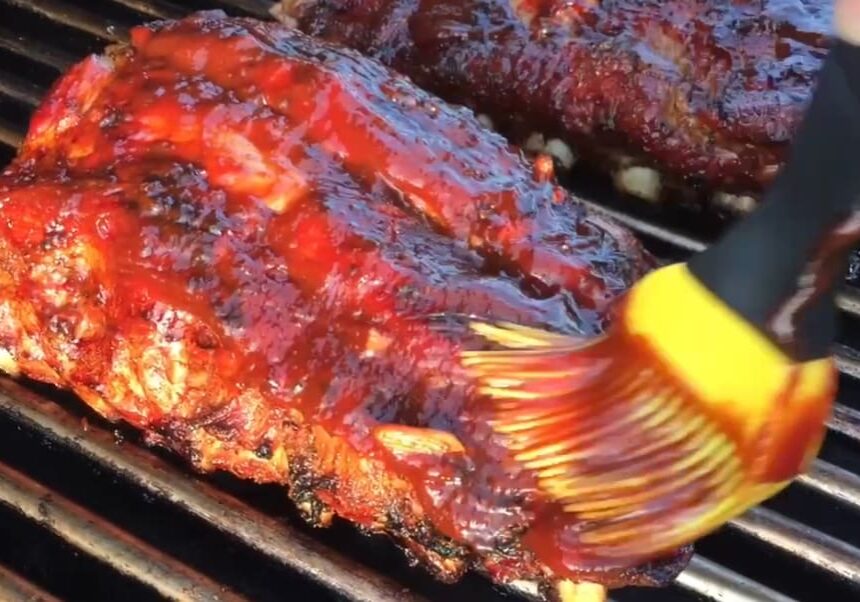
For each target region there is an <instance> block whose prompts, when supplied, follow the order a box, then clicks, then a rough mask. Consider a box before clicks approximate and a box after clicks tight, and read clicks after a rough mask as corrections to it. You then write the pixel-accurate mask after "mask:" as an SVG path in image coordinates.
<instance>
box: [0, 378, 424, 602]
mask: <svg viewBox="0 0 860 602" xmlns="http://www.w3.org/2000/svg"><path fill="white" fill-rule="evenodd" d="M0 411H2V412H4V413H5V414H7V415H9V416H11V417H12V418H14V419H15V420H16V421H17V422H19V423H22V424H24V425H26V426H27V427H29V428H32V429H34V430H36V431H37V432H39V433H40V434H41V435H43V436H44V437H46V438H49V439H51V440H54V441H56V442H58V443H60V444H62V445H64V446H65V447H66V448H68V449H71V450H75V451H77V452H79V453H81V454H83V455H84V456H86V457H88V458H90V459H91V460H94V461H96V462H98V463H99V464H102V465H103V466H105V467H106V468H107V469H109V470H111V471H112V472H114V473H115V474H118V475H121V476H123V477H124V478H125V479H127V480H128V481H130V482H132V483H135V484H136V485H138V486H140V487H142V488H144V489H146V490H148V491H149V492H151V493H152V494H153V495H156V496H159V497H161V498H163V499H166V500H167V501H169V502H171V503H172V504H174V505H176V506H178V507H180V508H182V509H184V510H185V511H187V512H189V513H190V514H192V515H194V516H196V517H198V518H200V519H202V520H203V521H205V522H206V523H208V524H210V525H212V526H214V527H215V528H217V529H219V530H220V531H223V532H224V533H227V534H229V535H230V536H232V537H234V538H236V539H238V540H239V541H241V542H243V543H244V544H246V545H247V546H249V547H250V548H252V549H255V550H257V551H259V552H261V553H263V554H265V555H266V556H268V557H270V558H272V559H274V560H275V561H277V562H279V563H281V564H283V565H286V566H289V567H290V568H292V569H294V570H295V571H297V572H299V573H301V574H303V575H305V576H306V577H308V578H310V579H313V580H314V581H316V582H317V583H320V584H322V585H324V586H325V587H327V588H328V589H330V590H332V591H334V592H337V593H338V594H340V595H341V596H343V597H344V598H345V599H347V600H354V601H360V602H417V601H418V600H419V598H417V597H414V596H411V595H406V594H405V593H404V592H403V591H402V588H401V587H400V586H399V584H397V583H394V582H392V581H390V580H388V579H386V578H384V577H381V576H379V575H377V574H376V573H374V572H373V571H370V570H369V569H366V568H364V567H362V566H361V565H359V564H357V563H355V562H352V561H351V560H348V559H347V558H345V557H343V556H340V555H339V554H337V553H336V552H334V551H332V550H331V549H330V548H328V547H326V546H324V545H323V544H321V543H319V542H317V541H315V540H313V539H311V538H309V537H308V536H306V535H305V534H304V533H302V532H300V531H298V530H295V529H292V528H290V527H289V526H288V525H287V524H286V523H284V522H283V521H278V520H275V519H273V518H270V517H268V516H266V515H265V514H263V513H261V512H257V511H255V510H253V509H251V508H249V507H247V506H245V505H243V504H241V503H240V502H238V501H237V500H236V499H235V498H233V497H232V496H229V495H227V494H225V493H223V492H221V491H220V490H218V489H216V488H214V487H212V486H211V485H208V484H207V483H205V482H203V481H199V480H197V479H193V478H191V477H189V476H188V475H187V474H185V473H183V472H180V471H179V470H177V469H175V468H173V467H171V466H169V465H168V464H167V463H165V462H164V461H162V460H161V459H159V458H157V457H155V456H154V455H153V454H151V453H148V452H146V451H145V450H143V449H140V448H138V447H136V446H133V445H124V446H123V447H122V448H119V447H117V445H116V442H115V441H114V440H113V437H112V436H111V435H110V433H108V432H106V431H103V430H101V429H91V430H89V431H84V429H83V427H82V426H81V424H80V422H79V421H78V420H76V419H75V418H74V417H72V416H71V415H70V414H69V413H68V412H66V411H64V410H63V409H62V408H61V407H59V406H57V405H56V403H54V402H52V401H50V400H48V399H45V398H43V397H41V396H39V395H37V394H35V393H33V392H32V391H29V390H28V389H26V388H24V387H22V386H20V385H18V384H17V383H14V382H12V381H9V380H7V379H5V378H2V379H0Z"/></svg>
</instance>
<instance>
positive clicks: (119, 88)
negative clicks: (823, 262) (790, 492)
mask: <svg viewBox="0 0 860 602" xmlns="http://www.w3.org/2000/svg"><path fill="white" fill-rule="evenodd" d="M131 40H132V41H131V46H130V48H126V49H120V50H118V51H116V52H115V53H114V55H113V56H112V57H111V59H110V60H108V59H106V58H103V57H91V58H89V59H87V60H86V61H84V62H82V63H80V64H79V65H77V66H76V67H74V68H73V69H72V70H71V71H70V72H69V73H68V74H67V75H66V76H65V77H64V78H63V79H62V80H61V81H60V82H59V83H58V84H57V86H56V87H55V89H54V90H53V91H52V93H51V95H50V96H49V97H48V98H47V99H46V101H45V103H44V104H43V106H42V108H41V109H40V110H39V112H38V113H37V115H36V116H35V117H34V119H33V123H32V126H31V130H30V132H29V135H28V137H27V139H26V142H25V145H24V148H23V150H22V152H21V154H20V156H19V157H18V158H17V159H16V160H15V162H14V163H13V164H12V165H11V166H10V167H9V168H7V169H6V171H5V172H4V173H3V175H2V178H0V214H2V216H3V220H2V221H0V287H2V294H0V344H2V345H3V346H4V348H6V349H7V350H9V351H10V352H11V353H12V354H13V356H14V357H15V359H16V360H17V362H18V364H19V366H20V368H21V370H22V371H23V372H24V373H25V374H27V375H29V376H31V377H34V378H38V379H41V380H46V381H49V382H54V383H57V384H59V385H61V386H65V387H69V388H72V389H74V390H75V391H76V392H77V393H78V394H79V395H80V396H81V397H82V398H83V399H84V400H85V401H87V403H89V404H90V405H92V406H93V407H94V408H95V409H96V410H98V411H99V412H101V413H102V414H104V415H105V416H107V417H109V418H113V419H118V418H121V419H124V420H126V421H128V422H130V423H131V424H133V425H135V426H137V427H139V428H141V429H143V430H145V431H146V432H147V433H149V437H150V439H151V440H152V441H153V442H156V443H160V444H162V445H167V446H169V447H172V448H174V449H176V450H178V451H180V452H181V453H183V454H185V455H186V456H187V457H188V458H189V459H191V460H192V462H193V463H194V464H195V465H196V466H197V467H198V468H201V469H205V470H212V469H226V470H230V471H232V472H234V473H236V474H237V475H239V476H242V477H246V478H252V479H255V480H257V481H269V482H281V483H289V484H290V485H291V495H292V496H293V497H294V499H296V500H297V501H298V502H299V503H300V507H304V504H309V505H312V504H311V502H309V501H308V500H309V499H312V500H314V502H313V503H314V504H315V503H317V502H322V503H324V504H325V505H327V507H329V508H331V510H333V511H334V512H335V513H337V514H340V515H342V516H344V517H346V518H349V519H350V520H353V521H355V522H358V523H360V524H363V525H365V526H368V527H372V528H383V529H387V530H389V531H391V532H392V533H394V534H395V535H396V536H397V537H399V538H400V539H401V541H403V542H404V544H405V545H406V546H407V547H409V548H410V549H411V550H412V551H413V553H415V554H417V555H419V556H420V557H422V558H424V559H425V560H426V561H427V562H429V563H431V564H434V565H435V567H436V570H437V571H438V572H439V573H440V574H441V575H442V576H443V577H447V578H453V577H455V576H456V574H457V571H458V570H459V569H457V566H459V565H456V563H454V560H456V558H455V559H452V558H451V556H450V554H449V555H448V556H446V555H445V554H443V553H442V552H439V551H438V546H437V547H433V545H431V543H428V540H427V539H426V538H424V539H422V538H421V537H419V535H418V534H420V533H423V532H425V531H427V529H430V532H431V533H435V534H436V535H434V537H435V538H436V539H435V540H433V541H438V540H439V538H442V539H444V538H445V537H447V538H448V541H450V542H451V543H450V545H451V546H452V547H453V548H454V549H457V548H458V547H459V548H460V549H464V550H466V551H467V552H468V553H469V554H472V555H476V557H477V559H478V562H479V564H482V565H483V566H484V568H485V569H486V570H488V571H490V572H491V573H492V574H493V575H494V576H495V577H496V578H497V579H499V580H505V579H511V578H516V577H528V578H543V577H546V576H547V575H549V574H550V570H553V571H556V572H558V573H560V574H562V575H579V574H585V575H586V576H587V575H590V574H592V573H594V575H595V579H599V580H600V581H603V582H606V583H607V584H615V585H620V584H626V583H642V582H653V581H655V580H660V579H665V575H666V574H667V573H672V574H674V572H677V570H678V568H679V566H680V565H679V564H678V563H677V562H676V564H674V565H673V564H670V565H668V568H666V567H662V568H660V567H658V568H654V567H651V568H648V569H636V568H635V567H631V566H626V565H625V566H612V567H596V566H594V565H593V563H591V564H589V563H584V562H583V563H579V560H580V559H578V558H577V556H576V551H575V550H568V551H565V552H564V553H563V554H562V553H561V552H562V551H561V550H560V549H559V548H558V547H557V546H558V543H557V542H556V543H552V541H555V540H548V541H550V543H542V544H540V545H535V546H532V547H529V545H524V544H522V543H521V535H522V533H523V532H524V531H527V530H528V528H529V525H530V524H531V523H532V522H533V521H534V520H535V517H537V516H538V515H540V514H541V513H544V514H545V513H546V510H547V509H546V508H544V506H545V505H546V504H545V503H544V502H543V501H542V500H541V499H540V496H538V495H536V490H535V487H534V484H533V483H532V482H531V481H530V479H529V478H527V477H524V476H522V475H521V474H519V473H518V471H517V470H516V467H514V466H512V464H511V462H510V460H509V458H508V454H507V451H506V449H505V448H504V446H502V445H501V444H500V443H499V442H497V441H496V439H495V437H494V435H493V433H492V430H491V429H490V427H489V425H488V424H487V418H488V415H487V408H486V404H485V403H484V400H482V399H481V398H479V397H477V396H476V395H474V394H473V392H472V390H471V386H470V383H469V382H468V381H467V380H466V378H465V376H464V375H463V373H462V371H461V369H460V368H459V363H458V359H457V358H458V353H459V351H460V350H461V349H462V348H463V347H464V346H467V345H475V344H478V342H477V341H475V340H474V337H473V336H472V335H470V334H469V331H468V329H467V326H466V320H465V318H466V317H467V316H479V317H482V318H486V319H496V320H509V321H516V322H519V323H522V324H526V325H532V326H544V327H550V328H552V329H554V330H557V331H560V332H568V333H585V334H593V333H595V332H598V331H600V330H601V329H602V327H603V323H604V321H605V318H606V312H607V308H608V306H609V305H608V304H609V303H610V301H612V299H614V298H615V297H616V296H617V295H618V294H620V293H621V292H622V291H623V290H625V289H626V288H627V287H628V286H629V285H630V284H631V283H632V282H633V281H635V279H637V278H638V277H639V276H641V275H642V273H643V272H644V271H645V270H646V269H648V267H649V266H650V265H651V260H650V259H649V258H648V257H647V256H646V254H645V253H644V252H643V251H642V249H641V248H640V247H639V245H638V243H636V242H635V240H634V239H633V238H632V236H631V235H630V234H629V233H627V232H626V231H624V230H622V229H620V228H618V227H617V226H615V225H613V224H612V223H610V222H607V221H605V220H603V219H601V218H598V217H595V216H590V215H588V214H587V213H586V211H585V210H584V209H583V207H582V206H581V205H579V204H578V203H577V202H576V201H575V200H574V199H573V198H571V197H570V196H569V195H568V194H567V193H565V192H564V191H562V190H561V189H560V188H558V187H557V186H555V185H554V184H553V183H552V182H551V181H550V179H548V178H547V174H546V173H543V172H540V170H538V171H539V173H537V174H535V170H534V168H533V167H531V166H530V165H529V164H527V163H526V162H525V161H524V160H523V159H522V157H521V156H519V155H518V154H516V153H515V152H513V151H512V150H510V149H509V147H508V146H507V144H506V143H505V141H504V140H503V139H502V138H501V137H500V136H497V135H495V134H491V133H489V132H487V131H486V130H484V129H482V128H481V127H480V125H479V124H478V122H477V121H476V120H475V118H474V117H473V115H472V114H471V113H470V112H469V111H467V110H464V109H456V108H452V107H450V106H447V105H446V104H444V103H443V102H442V101H440V100H438V99H436V98H435V97H433V96H430V95H429V94H426V93H424V92H422V91H420V90H419V89H417V88H415V87H414V86H412V85H411V84H410V83H409V82H408V81H406V80H404V79H402V78H400V77H399V76H397V75H395V74H393V73H392V72H390V71H388V70H387V69H385V68H383V67H382V66H381V65H379V64H377V63H375V62H372V61H369V60H366V59H364V58H362V57H360V56H358V55H357V54H355V53H353V52H351V51H346V50H342V49H338V48H336V47H333V46H329V45H325V44H323V43H318V42H315V41H313V40H311V39H310V38H307V37H305V36H304V35H302V34H300V33H299V32H297V31H293V30H289V29H287V28H284V27H282V26H278V25H276V24H272V23H261V22H256V21H253V20H241V19H228V18H225V17H224V16H223V14H221V13H218V12H213V13H200V14H198V15H195V16H193V17H190V18H188V19H185V20H182V21H176V22H160V23H156V24H153V25H150V26H148V27H144V28H137V29H135V30H134V31H133V33H132V37H131ZM385 425H400V426H409V427H420V428H429V429H436V430H438V431H441V432H444V433H448V434H450V435H453V436H455V437H456V438H457V440H459V442H460V443H461V445H462V449H460V450H452V451H450V453H444V454H441V455H439V454H406V455H398V454H396V453H393V452H392V451H391V449H390V448H388V447H387V446H384V445H381V444H380V442H379V439H378V437H375V436H374V433H376V432H378V429H379V428H380V427H382V426H385ZM306 494H307V495H309V496H310V498H308V497H306ZM393 516H397V517H399V518H398V521H399V522H400V523H402V524H401V525H400V526H397V525H395V524H394V522H395V521H394V519H393V518H392V517H393ZM318 520H322V519H319V517H318ZM404 525H405V526H404ZM422 525H424V526H423V527H422ZM420 529H424V531H421V530H420ZM443 536H444V537H443ZM539 540H540V539H539V538H538V539H536V540H535V541H539ZM682 561H683V558H681V560H680V561H678V562H682ZM598 568H600V569H601V570H600V571H597V572H595V571H596V570H597V569H598ZM603 569H606V570H603ZM661 571H662V572H661ZM660 575H663V576H662V577H661V576H660Z"/></svg>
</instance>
